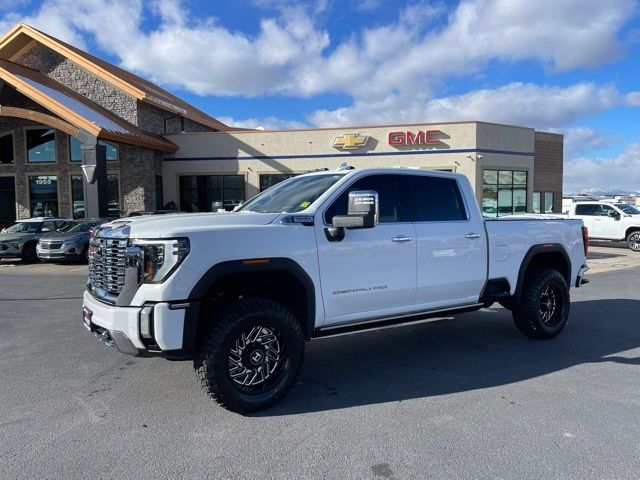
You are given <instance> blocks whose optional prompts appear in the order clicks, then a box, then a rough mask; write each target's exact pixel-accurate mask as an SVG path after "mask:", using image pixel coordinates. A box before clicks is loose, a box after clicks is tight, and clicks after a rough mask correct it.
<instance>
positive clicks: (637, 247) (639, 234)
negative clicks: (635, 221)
mask: <svg viewBox="0 0 640 480" xmlns="http://www.w3.org/2000/svg"><path fill="white" fill-rule="evenodd" d="M627 245H628V246H629V248H630V249H631V250H633V251H634V252H640V230H634V231H633V232H630V233H629V235H627Z"/></svg>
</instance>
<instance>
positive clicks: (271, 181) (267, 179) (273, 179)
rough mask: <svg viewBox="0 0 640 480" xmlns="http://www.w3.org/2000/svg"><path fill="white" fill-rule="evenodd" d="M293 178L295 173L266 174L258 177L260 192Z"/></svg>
mask: <svg viewBox="0 0 640 480" xmlns="http://www.w3.org/2000/svg"><path fill="white" fill-rule="evenodd" d="M295 176H296V174H295V173H266V174H264V175H260V191H261V192H264V191H265V190H266V189H267V188H269V187H273V186H274V185H275V184H277V183H280V182H283V181H285V180H287V179H288V178H291V177H295Z"/></svg>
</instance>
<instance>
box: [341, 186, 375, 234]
mask: <svg viewBox="0 0 640 480" xmlns="http://www.w3.org/2000/svg"><path fill="white" fill-rule="evenodd" d="M379 217H380V215H379V202H378V192H375V191H373V190H360V191H355V192H349V206H348V209H347V215H336V216H335V217H333V219H332V221H331V226H332V227H333V228H373V227H375V226H376V225H377V224H378V219H379Z"/></svg>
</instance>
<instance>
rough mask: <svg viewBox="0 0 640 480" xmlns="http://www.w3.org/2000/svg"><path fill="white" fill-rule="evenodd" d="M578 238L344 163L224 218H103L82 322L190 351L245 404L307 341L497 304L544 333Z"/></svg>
mask: <svg viewBox="0 0 640 480" xmlns="http://www.w3.org/2000/svg"><path fill="white" fill-rule="evenodd" d="M587 248H588V238H587V236H586V229H584V228H583V226H582V222H581V221H577V220H562V219H530V218H526V217H525V218H517V219H515V218H514V219H511V220H510V219H508V218H507V219H501V220H490V221H485V220H484V219H483V218H482V215H481V213H480V209H479V208H478V205H477V203H476V200H475V195H474V192H473V190H472V188H471V185H470V183H469V181H468V180H467V179H466V177H464V176H462V175H459V174H453V173H445V172H433V171H425V170H412V169H403V168H376V169H370V168H367V169H346V168H342V169H338V170H335V171H323V172H314V173H309V174H305V175H301V176H298V177H295V178H292V179H289V180H286V181H284V182H282V183H280V184H278V185H275V186H273V187H272V188H270V189H268V190H266V191H265V192H263V193H261V194H260V195H258V196H257V197H255V198H253V199H252V200H249V201H248V202H247V203H245V204H244V205H243V206H242V207H240V208H239V209H237V211H235V212H229V213H206V214H185V215H170V216H162V217H159V216H147V217H138V218H135V219H124V220H118V221H115V222H112V223H109V224H104V225H102V226H101V227H100V229H99V230H98V231H97V233H96V234H95V235H94V237H93V239H92V241H91V246H90V251H89V279H88V284H87V289H86V291H85V293H84V309H83V319H84V324H85V326H86V327H87V328H88V329H89V330H90V331H92V332H95V333H96V335H97V336H98V337H100V338H101V339H102V340H103V341H104V342H106V343H107V344H108V345H110V346H112V347H115V348H116V349H118V350H119V351H120V352H122V353H127V354H131V355H143V354H144V355H164V356H168V357H174V358H175V357H182V358H184V357H187V358H193V359H194V366H195V369H196V371H197V373H198V375H199V377H200V379H201V381H202V385H203V386H204V388H205V389H206V390H207V392H208V393H209V394H210V395H211V396H212V397H213V398H214V399H215V400H216V401H217V402H218V403H219V404H221V405H223V406H224V407H226V408H228V409H230V410H234V411H239V412H249V411H254V410H258V409H261V408H265V407H267V406H269V405H271V404H272V403H274V402H276V401H277V400H278V399H280V398H281V397H282V396H284V395H285V393H286V392H287V390H288V389H289V387H290V386H291V385H292V383H293V382H294V380H295V378H296V376H297V375H298V372H299V370H300V368H301V364H302V359H303V353H304V347H305V341H307V340H310V339H311V338H313V337H317V336H323V335H329V334H334V333H339V332H344V331H345V330H355V329H364V328H375V327H379V326H382V325H386V324H389V323H401V322H409V321H416V320H421V319H424V318H428V317H433V316H441V315H451V314H454V313H460V312H469V311H474V310H478V309H480V308H483V307H488V306H490V305H491V304H493V303H494V302H495V301H498V302H500V303H501V304H502V305H504V306H505V307H506V308H509V309H511V310H512V313H513V319H514V321H515V325H516V327H517V328H518V329H519V330H520V331H521V332H522V333H524V334H525V335H527V336H529V337H531V338H537V339H546V338H552V337H554V336H556V335H557V334H558V333H560V332H561V331H562V329H563V328H564V326H565V324H566V322H567V318H568V315H569V306H570V302H569V289H570V287H579V286H580V285H581V284H582V283H586V282H587V280H586V279H585V278H584V274H585V272H586V270H587V266H586V253H587Z"/></svg>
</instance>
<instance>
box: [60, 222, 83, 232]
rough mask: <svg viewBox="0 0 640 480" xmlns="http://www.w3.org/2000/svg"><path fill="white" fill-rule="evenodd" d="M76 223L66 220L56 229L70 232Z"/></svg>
mask: <svg viewBox="0 0 640 480" xmlns="http://www.w3.org/2000/svg"><path fill="white" fill-rule="evenodd" d="M78 225H79V224H78V223H77V222H67V223H65V224H64V225H62V226H61V227H60V228H59V229H58V232H71V231H72V230H73V228H75V227H77V226H78Z"/></svg>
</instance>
